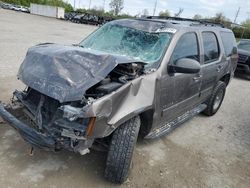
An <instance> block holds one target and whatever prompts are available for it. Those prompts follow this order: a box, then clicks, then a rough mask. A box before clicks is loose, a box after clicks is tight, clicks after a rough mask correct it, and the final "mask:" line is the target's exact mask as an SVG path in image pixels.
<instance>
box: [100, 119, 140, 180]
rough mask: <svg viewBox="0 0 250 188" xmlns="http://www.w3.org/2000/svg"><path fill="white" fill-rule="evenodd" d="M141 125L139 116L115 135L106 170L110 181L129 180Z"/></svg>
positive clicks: (125, 124) (112, 139) (124, 124)
mask: <svg viewBox="0 0 250 188" xmlns="http://www.w3.org/2000/svg"><path fill="white" fill-rule="evenodd" d="M140 124H141V122H140V118H139V117H138V116H137V117H134V118H132V119H130V120H128V121H127V122H125V123H123V124H122V125H121V126H120V127H119V128H117V130H116V131H115V132H114V133H113V135H112V138H111V142H110V146H109V151H108V156H107V162H106V169H105V178H107V179H108V180H109V181H111V182H114V183H123V182H124V181H125V180H126V179H127V177H128V173H129V169H130V166H131V161H132V157H133V151H134V148H135V145H136V141H137V137H138V132H139V129H140Z"/></svg>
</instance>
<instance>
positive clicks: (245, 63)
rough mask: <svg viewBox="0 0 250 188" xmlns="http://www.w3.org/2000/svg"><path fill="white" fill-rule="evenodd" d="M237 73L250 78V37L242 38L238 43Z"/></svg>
mask: <svg viewBox="0 0 250 188" xmlns="http://www.w3.org/2000/svg"><path fill="white" fill-rule="evenodd" d="M238 55H239V59H238V64H237V69H236V70H237V73H239V74H244V76H245V77H246V78H248V79H250V39H241V40H240V42H239V43H238Z"/></svg>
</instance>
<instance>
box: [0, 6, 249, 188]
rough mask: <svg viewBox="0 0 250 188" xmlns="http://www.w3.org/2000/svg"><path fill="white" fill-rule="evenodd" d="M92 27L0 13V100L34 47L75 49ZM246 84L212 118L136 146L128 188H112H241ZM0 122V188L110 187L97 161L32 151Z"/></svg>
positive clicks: (245, 164)
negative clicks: (71, 46)
mask: <svg viewBox="0 0 250 188" xmlns="http://www.w3.org/2000/svg"><path fill="white" fill-rule="evenodd" d="M95 29H96V27H92V26H87V25H77V24H73V23H68V22H65V21H60V20H56V19H51V18H46V17H40V16H34V15H29V14H24V13H19V12H14V11H7V10H3V9H0V57H1V58H0V91H1V92H0V100H2V101H4V102H7V101H8V100H9V98H10V97H11V93H12V91H13V90H14V89H16V88H19V89H20V88H23V87H24V86H23V85H22V84H21V83H20V82H19V81H18V80H16V73H17V70H18V67H19V65H20V63H21V62H22V60H23V58H24V56H25V53H26V51H27V49H28V48H29V47H30V46H33V45H35V44H38V43H43V42H55V43H66V44H71V43H77V42H79V41H80V40H81V39H83V38H84V37H85V36H86V35H87V34H88V33H90V32H92V31H93V30H95ZM249 86H250V83H249V81H247V80H244V79H239V78H235V79H234V80H233V81H232V82H231V84H230V86H229V87H228V89H227V94H226V97H225V101H224V103H223V105H222V107H221V109H220V111H219V112H218V113H217V114H216V115H215V116H213V117H211V118H208V117H205V116H203V115H199V116H196V117H195V118H193V119H192V120H190V121H188V122H186V123H185V124H184V125H183V126H181V127H180V128H178V129H176V130H175V131H174V132H173V133H171V134H169V135H167V136H165V137H163V138H161V139H157V140H153V141H143V140H141V141H139V142H138V144H137V149H136V152H135V157H134V162H133V170H132V172H131V174H130V176H129V180H128V181H127V182H125V183H124V184H123V185H121V186H119V187H154V188H155V187H218V188H221V187H235V188H243V187H246V188H247V187H249V184H250V125H249V122H250V115H249V110H250V102H249V101H250V87H249ZM29 149H30V146H29V145H28V144H27V143H25V142H24V141H23V140H22V139H21V138H20V136H19V135H18V134H17V133H16V132H15V131H14V130H13V129H12V128H10V126H8V125H7V124H5V123H4V122H2V121H1V120H0V187H19V188H28V187H53V188H56V187H59V188H63V187H118V185H113V184H110V183H109V182H107V181H106V180H105V179H104V178H103V171H104V167H105V155H104V153H101V152H91V153H90V154H88V155H86V156H80V155H78V154H74V153H70V152H66V151H62V152H59V153H49V152H45V151H40V150H35V152H34V155H33V156H30V155H29Z"/></svg>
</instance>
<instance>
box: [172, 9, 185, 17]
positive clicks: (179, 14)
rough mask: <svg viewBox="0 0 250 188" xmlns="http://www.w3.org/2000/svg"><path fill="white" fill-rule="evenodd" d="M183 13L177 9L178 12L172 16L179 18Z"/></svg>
mask: <svg viewBox="0 0 250 188" xmlns="http://www.w3.org/2000/svg"><path fill="white" fill-rule="evenodd" d="M183 11H184V9H183V8H179V11H178V12H177V13H175V14H174V16H175V17H180V16H181V14H182V12H183Z"/></svg>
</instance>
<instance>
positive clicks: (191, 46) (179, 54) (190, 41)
mask: <svg viewBox="0 0 250 188" xmlns="http://www.w3.org/2000/svg"><path fill="white" fill-rule="evenodd" d="M182 58H190V59H194V60H196V61H199V59H200V58H199V49H198V40H197V35H196V34H195V33H186V34H184V35H182V36H181V38H180V39H179V41H178V43H177V44H176V47H175V49H174V52H173V54H172V57H171V62H172V63H173V64H175V63H176V62H177V61H178V60H179V59H182Z"/></svg>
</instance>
